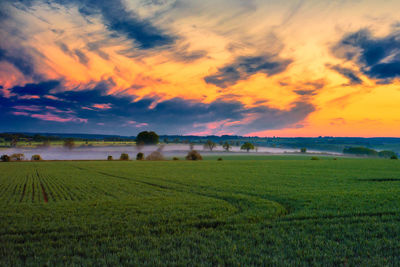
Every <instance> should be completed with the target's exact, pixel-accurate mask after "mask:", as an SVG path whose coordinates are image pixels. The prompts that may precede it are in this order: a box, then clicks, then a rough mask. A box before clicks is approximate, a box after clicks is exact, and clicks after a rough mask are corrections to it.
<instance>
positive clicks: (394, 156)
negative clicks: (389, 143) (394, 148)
mask: <svg viewBox="0 0 400 267" xmlns="http://www.w3.org/2000/svg"><path fill="white" fill-rule="evenodd" d="M390 159H399V158H398V157H397V155H393V156H391V157H390Z"/></svg>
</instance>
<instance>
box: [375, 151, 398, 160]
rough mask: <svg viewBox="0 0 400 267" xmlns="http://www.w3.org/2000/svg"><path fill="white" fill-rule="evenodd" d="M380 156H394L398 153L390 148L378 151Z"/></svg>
mask: <svg viewBox="0 0 400 267" xmlns="http://www.w3.org/2000/svg"><path fill="white" fill-rule="evenodd" d="M378 156H379V157H381V158H392V157H393V156H396V153H395V152H393V151H390V150H382V151H379V152H378Z"/></svg>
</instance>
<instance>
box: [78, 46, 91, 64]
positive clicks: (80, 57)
mask: <svg viewBox="0 0 400 267" xmlns="http://www.w3.org/2000/svg"><path fill="white" fill-rule="evenodd" d="M74 53H75V55H76V56H77V57H78V60H79V62H80V63H81V64H83V65H87V64H88V63H89V58H88V57H87V56H86V55H85V53H83V52H82V51H81V50H79V49H75V50H74Z"/></svg>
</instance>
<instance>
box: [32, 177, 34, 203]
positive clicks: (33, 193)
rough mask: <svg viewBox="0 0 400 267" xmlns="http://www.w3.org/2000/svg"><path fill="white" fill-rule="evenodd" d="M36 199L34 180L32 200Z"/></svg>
mask: <svg viewBox="0 0 400 267" xmlns="http://www.w3.org/2000/svg"><path fill="white" fill-rule="evenodd" d="M34 201H35V183H34V182H33V181H32V202H34Z"/></svg>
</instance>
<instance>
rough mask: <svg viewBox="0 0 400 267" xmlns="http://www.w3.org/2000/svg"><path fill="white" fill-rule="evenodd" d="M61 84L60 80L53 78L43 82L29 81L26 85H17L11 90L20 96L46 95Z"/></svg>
mask: <svg viewBox="0 0 400 267" xmlns="http://www.w3.org/2000/svg"><path fill="white" fill-rule="evenodd" d="M59 85H60V81H57V80H52V81H45V82H41V83H37V84H36V83H28V84H26V85H24V86H15V87H13V88H11V89H10V91H11V92H12V93H14V94H17V95H18V96H25V95H38V96H42V95H46V94H49V92H50V91H51V90H52V89H55V88H57V87H58V86H59Z"/></svg>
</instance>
